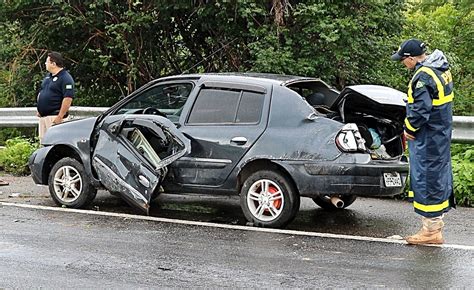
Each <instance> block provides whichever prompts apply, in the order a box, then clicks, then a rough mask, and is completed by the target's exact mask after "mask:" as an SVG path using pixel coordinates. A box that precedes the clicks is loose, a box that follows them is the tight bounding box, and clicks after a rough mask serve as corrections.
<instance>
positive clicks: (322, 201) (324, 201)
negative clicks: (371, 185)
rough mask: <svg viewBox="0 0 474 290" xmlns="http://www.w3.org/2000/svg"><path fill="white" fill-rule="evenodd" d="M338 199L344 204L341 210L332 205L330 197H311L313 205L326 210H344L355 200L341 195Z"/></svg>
mask: <svg viewBox="0 0 474 290" xmlns="http://www.w3.org/2000/svg"><path fill="white" fill-rule="evenodd" d="M339 198H340V199H341V200H342V201H343V202H344V206H343V207H342V208H338V207H336V206H335V205H334V204H332V202H331V200H330V197H329V196H327V195H321V196H317V197H313V198H312V199H313V201H314V203H316V204H317V205H319V206H320V207H321V208H324V209H328V210H340V209H345V208H346V207H348V206H350V205H351V204H352V203H354V201H355V200H356V199H357V196H355V195H343V196H340V197H339Z"/></svg>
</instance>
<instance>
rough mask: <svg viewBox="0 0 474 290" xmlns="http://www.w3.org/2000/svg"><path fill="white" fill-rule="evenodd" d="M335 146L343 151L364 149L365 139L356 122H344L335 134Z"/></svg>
mask: <svg viewBox="0 0 474 290" xmlns="http://www.w3.org/2000/svg"><path fill="white" fill-rule="evenodd" d="M336 145H337V147H338V148H339V149H340V150H341V151H344V152H355V151H366V150H367V149H366V147H365V140H364V138H362V136H361V135H360V132H359V129H358V128H357V125H356V124H352V123H349V124H345V125H344V127H342V129H341V131H340V132H339V133H338V134H337V136H336Z"/></svg>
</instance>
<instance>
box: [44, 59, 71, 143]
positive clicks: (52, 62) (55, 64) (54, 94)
mask: <svg viewBox="0 0 474 290" xmlns="http://www.w3.org/2000/svg"><path fill="white" fill-rule="evenodd" d="M45 65H46V70H47V71H48V72H49V73H48V74H47V75H46V77H45V78H44V79H43V82H42V83H41V91H40V92H39V94H38V100H37V101H38V104H37V110H38V113H37V116H38V117H39V118H40V119H39V127H38V133H39V139H40V141H41V140H42V139H43V136H44V134H45V133H46V130H47V129H48V128H49V127H51V126H52V125H54V124H59V123H61V122H62V121H63V120H64V119H66V118H67V117H68V111H69V108H70V107H71V104H72V99H73V98H74V80H73V78H72V76H71V75H70V74H69V72H68V71H67V70H65V69H64V59H63V57H62V55H61V54H60V53H59V52H54V51H53V52H50V53H48V57H47V59H46V63H45Z"/></svg>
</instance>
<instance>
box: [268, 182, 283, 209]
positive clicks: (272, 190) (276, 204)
mask: <svg viewBox="0 0 474 290" xmlns="http://www.w3.org/2000/svg"><path fill="white" fill-rule="evenodd" d="M277 191H278V189H276V188H275V187H274V186H271V185H270V186H269V188H268V192H270V193H271V194H273V193H275V192H277ZM273 206H274V207H275V208H276V209H280V207H281V197H280V198H279V199H275V200H274V201H273Z"/></svg>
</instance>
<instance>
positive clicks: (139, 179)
mask: <svg viewBox="0 0 474 290" xmlns="http://www.w3.org/2000/svg"><path fill="white" fill-rule="evenodd" d="M97 135H98V139H97V143H96V145H95V149H94V152H93V155H92V165H93V167H94V169H95V171H96V172H97V175H98V177H99V180H100V182H101V183H102V185H103V186H104V187H105V188H106V189H107V190H109V191H111V192H113V193H118V194H120V195H121V196H122V197H123V198H124V199H125V200H126V201H127V202H129V203H130V204H131V205H134V206H136V207H138V208H140V209H141V210H143V211H145V212H146V213H147V214H148V211H149V207H150V200H151V198H152V197H153V196H154V194H156V193H157V192H156V191H157V190H159V186H160V184H161V181H162V180H163V178H164V177H165V175H166V173H167V170H168V169H167V166H168V165H169V164H170V163H172V162H174V161H175V160H176V159H178V158H180V157H181V156H183V155H184V154H187V153H189V152H190V148H191V146H190V141H189V140H188V139H187V138H186V137H184V135H183V134H182V133H181V132H179V131H178V130H177V129H176V127H175V126H174V125H173V123H171V121H169V120H168V119H166V118H164V117H161V116H155V115H133V114H132V115H113V116H108V117H106V118H105V119H104V120H103V122H101V123H100V125H99V128H98V131H97Z"/></svg>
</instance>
